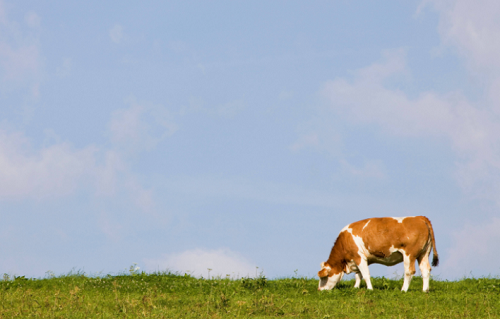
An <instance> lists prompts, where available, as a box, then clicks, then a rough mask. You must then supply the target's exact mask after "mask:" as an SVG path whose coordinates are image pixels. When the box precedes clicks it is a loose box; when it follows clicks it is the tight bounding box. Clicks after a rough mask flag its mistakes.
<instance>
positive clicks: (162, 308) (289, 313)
mask: <svg viewBox="0 0 500 319" xmlns="http://www.w3.org/2000/svg"><path fill="white" fill-rule="evenodd" d="M372 283H373V286H374V290H373V291H367V290H366V288H365V286H363V285H362V288H361V289H354V288H352V286H353V285H354V282H353V280H350V281H342V282H341V283H340V284H339V285H338V286H337V287H336V288H335V289H334V290H331V291H323V292H318V291H317V285H318V281H317V280H316V279H307V278H284V279H274V280H267V279H266V278H263V277H261V278H257V279H238V280H231V279H224V278H212V279H210V280H208V279H197V278H193V277H190V276H188V275H185V276H180V275H175V274H171V273H154V274H145V273H132V274H130V275H119V276H106V277H87V276H85V275H83V274H80V273H77V274H70V275H65V276H60V277H52V278H45V279H26V278H24V277H17V278H15V279H10V278H8V277H5V278H4V280H3V281H0V318H18V317H22V318H142V317H145V318H263V317H286V318H288V317H298V318H372V317H377V318H384V317H385V318H466V317H471V318H500V279H499V278H479V279H470V278H468V279H463V280H460V281H431V284H430V289H431V291H430V293H427V294H426V293H423V292H422V291H421V289H422V280H421V278H419V277H415V278H414V279H413V281H412V283H411V286H410V289H409V291H408V292H407V293H402V292H401V291H400V289H401V286H402V284H403V280H402V279H401V280H389V279H386V278H383V277H381V278H372Z"/></svg>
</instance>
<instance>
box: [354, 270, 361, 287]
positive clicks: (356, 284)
mask: <svg viewBox="0 0 500 319" xmlns="http://www.w3.org/2000/svg"><path fill="white" fill-rule="evenodd" d="M354 276H355V277H356V283H355V284H354V288H359V285H361V278H362V276H361V273H359V272H357V273H355V274H354Z"/></svg>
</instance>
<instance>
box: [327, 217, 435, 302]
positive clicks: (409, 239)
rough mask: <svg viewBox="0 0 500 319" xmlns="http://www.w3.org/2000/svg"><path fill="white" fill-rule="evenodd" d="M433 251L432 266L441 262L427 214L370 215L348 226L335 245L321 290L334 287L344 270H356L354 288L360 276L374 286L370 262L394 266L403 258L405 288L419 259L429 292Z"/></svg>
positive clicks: (349, 271) (426, 289)
mask: <svg viewBox="0 0 500 319" xmlns="http://www.w3.org/2000/svg"><path fill="white" fill-rule="evenodd" d="M431 249H433V250H434V254H433V258H432V266H434V267H435V266H437V265H438V263H439V258H438V254H437V251H436V241H435V240H434V230H433V229H432V225H431V222H430V220H429V219H428V218H427V217H425V216H412V217H384V218H368V219H364V220H360V221H358V222H355V223H352V224H349V225H347V226H345V227H344V228H343V229H342V231H341V232H340V234H339V236H338V237H337V240H336V241H335V244H334V245H333V248H332V251H331V253H330V257H329V258H328V260H327V261H326V262H323V263H321V270H320V271H319V272H318V276H319V277H320V280H319V287H318V290H324V289H328V290H329V289H332V288H333V287H335V285H336V284H337V283H338V282H339V281H340V280H341V279H342V277H343V276H344V273H346V274H348V273H351V272H354V273H355V276H356V284H355V285H354V287H355V288H359V285H360V283H361V278H364V279H365V281H366V286H367V287H368V289H373V287H372V283H371V281H370V271H369V270H368V265H370V264H373V263H377V264H383V265H386V266H393V265H395V264H398V263H400V262H402V261H404V267H405V277H404V278H405V279H404V284H403V288H402V289H401V290H402V291H407V290H408V287H409V286H410V281H411V278H412V277H413V275H414V274H415V260H418V263H419V267H420V271H421V273H422V278H423V281H424V287H423V291H424V292H427V291H429V277H430V272H431V265H430V264H429V254H430V252H431Z"/></svg>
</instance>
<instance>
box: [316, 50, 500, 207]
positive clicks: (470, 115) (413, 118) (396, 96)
mask: <svg viewBox="0 0 500 319" xmlns="http://www.w3.org/2000/svg"><path fill="white" fill-rule="evenodd" d="M384 57H385V60H384V61H383V62H382V63H375V64H373V65H371V66H368V67H366V68H362V69H359V70H356V71H355V72H354V76H353V78H352V79H345V78H338V79H335V80H333V81H330V82H328V83H327V84H326V85H325V86H324V88H323V90H322V93H323V95H324V96H325V97H326V98H327V99H328V101H329V109H330V111H332V112H333V113H334V114H336V116H341V117H342V118H343V119H345V120H347V121H349V122H350V123H351V124H355V125H368V124H370V125H373V124H376V125H377V126H378V127H379V128H380V129H381V130H382V131H384V132H386V133H389V134H392V135H395V136H400V137H422V138H431V137H440V138H443V139H445V140H448V141H449V142H450V147H451V149H453V150H454V151H455V152H456V154H457V155H458V159H459V160H458V161H457V171H456V172H457V181H458V182H459V183H460V185H461V186H462V187H463V189H464V190H466V191H467V192H472V193H473V194H474V195H477V196H487V197H488V198H490V199H493V200H497V198H498V196H497V195H498V194H500V183H499V182H497V181H494V180H492V178H493V176H497V174H498V173H499V172H500V148H499V146H500V121H499V120H498V117H497V116H496V114H495V112H494V111H493V110H492V109H488V108H484V107H482V108H479V107H476V106H475V105H474V104H473V103H471V102H470V101H468V100H467V98H465V96H463V95H462V94H460V93H459V92H450V93H447V94H438V93H435V92H431V91H427V92H422V93H421V94H420V95H419V96H417V97H415V98H410V97H409V96H408V95H407V94H405V93H404V92H403V91H400V90H397V89H392V88H390V87H387V85H386V82H387V81H388V80H390V79H391V77H394V76H399V75H400V74H402V73H404V72H407V69H406V64H405V62H404V60H405V59H404V58H405V52H404V51H402V50H397V51H389V52H386V53H385V54H384ZM485 183H486V184H487V185H490V186H491V185H492V184H494V187H493V188H492V189H490V190H486V189H484V188H483V189H481V191H480V192H479V193H478V192H477V188H476V186H477V185H478V184H485ZM483 191H486V192H487V193H484V192H483ZM498 203H499V204H500V201H498Z"/></svg>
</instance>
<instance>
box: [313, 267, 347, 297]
mask: <svg viewBox="0 0 500 319" xmlns="http://www.w3.org/2000/svg"><path fill="white" fill-rule="evenodd" d="M318 276H319V286H318V290H330V289H332V288H333V287H335V285H336V284H337V283H338V282H339V281H340V280H341V279H342V277H343V276H344V272H343V271H342V270H340V271H335V270H333V269H332V267H331V266H330V265H329V264H328V263H324V262H323V263H321V270H320V271H318Z"/></svg>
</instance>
